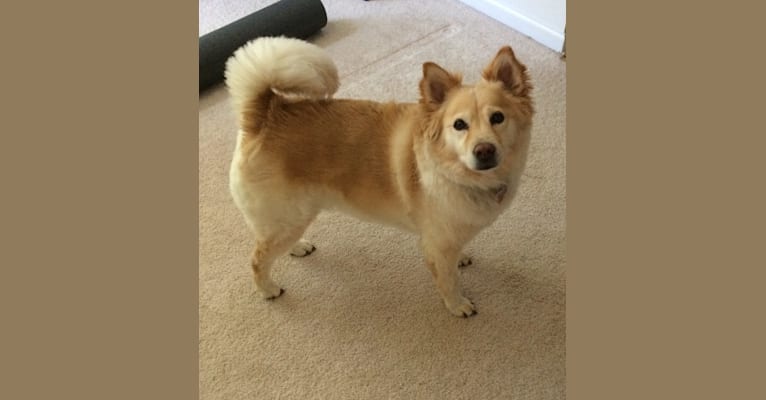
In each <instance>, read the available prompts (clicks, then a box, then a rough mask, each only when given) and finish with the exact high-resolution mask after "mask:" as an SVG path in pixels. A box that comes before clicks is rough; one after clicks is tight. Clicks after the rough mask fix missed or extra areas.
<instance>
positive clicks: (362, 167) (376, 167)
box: [225, 37, 534, 317]
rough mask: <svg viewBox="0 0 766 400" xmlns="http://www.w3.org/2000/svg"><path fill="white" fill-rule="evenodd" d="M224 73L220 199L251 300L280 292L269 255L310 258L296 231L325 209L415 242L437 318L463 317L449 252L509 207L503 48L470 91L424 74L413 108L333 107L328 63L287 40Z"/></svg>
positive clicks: (254, 47)
mask: <svg viewBox="0 0 766 400" xmlns="http://www.w3.org/2000/svg"><path fill="white" fill-rule="evenodd" d="M225 76H226V85H227V87H228V89H229V92H230V94H231V97H232V101H233V105H234V107H235V111H236V112H237V114H238V118H239V134H238V139H237V145H236V150H235V153H234V158H233V162H232V164H231V171H230V188H231V193H232V195H233V197H234V201H235V203H236V205H237V206H238V207H239V209H240V210H241V211H242V213H243V214H244V216H245V219H246V220H247V223H248V225H249V226H250V228H251V229H252V231H253V233H254V236H255V248H254V250H253V253H252V259H251V263H252V268H253V272H254V275H255V286H256V291H257V292H259V293H260V294H261V295H262V296H263V297H264V298H267V299H271V298H275V297H277V296H279V295H281V294H282V293H283V290H282V289H281V288H280V287H279V286H277V284H276V283H274V281H272V279H271V278H270V276H269V270H270V268H271V266H272V264H273V263H274V260H275V258H277V257H278V256H280V255H282V254H284V253H286V252H288V251H290V254H292V255H294V256H305V255H308V254H310V253H311V252H312V251H313V250H314V246H313V245H311V244H309V243H308V242H306V241H304V240H301V236H302V235H303V232H304V231H305V229H306V228H307V227H308V225H309V224H310V223H311V222H312V221H313V220H314V218H315V217H316V216H317V214H318V213H319V212H320V211H322V210H325V209H336V210H343V211H346V212H349V213H351V214H352V215H356V216H358V217H361V218H365V219H367V220H372V221H377V222H381V223H385V224H388V225H393V226H397V227H400V228H402V229H405V230H408V231H411V232H414V233H417V234H418V236H419V238H420V247H421V248H422V250H423V252H424V255H425V262H426V266H427V267H428V269H429V270H430V271H431V274H432V275H433V277H434V280H435V282H436V287H437V288H438V291H439V293H440V294H441V297H442V299H443V300H444V303H445V305H446V306H447V309H449V311H450V312H451V313H452V314H454V315H457V316H463V317H467V316H470V315H473V314H474V313H475V312H476V311H475V307H474V304H473V303H472V302H471V301H470V300H469V299H467V298H465V297H464V296H463V294H462V292H461V288H460V284H459V282H458V266H459V265H461V264H468V263H470V261H469V259H468V258H467V257H465V256H462V249H463V247H464V245H465V244H466V243H468V242H469V241H470V240H471V239H472V238H473V237H474V236H475V235H476V234H477V233H478V232H480V231H481V230H482V229H484V228H485V227H487V226H489V225H490V224H491V223H493V222H494V221H495V219H496V218H497V217H498V215H500V213H501V212H503V211H504V210H505V209H506V208H507V207H508V205H509V203H510V202H511V199H512V198H513V197H514V195H515V193H516V189H517V187H518V185H519V179H520V177H521V173H522V170H523V169H524V165H525V162H526V158H527V149H528V147H529V140H530V130H531V126H532V115H533V113H534V109H533V104H532V99H531V98H530V89H531V85H530V83H529V77H528V75H527V70H526V67H525V66H524V65H523V64H521V63H520V62H519V61H518V60H517V59H516V57H515V56H514V53H513V51H512V50H511V48H510V47H503V48H502V49H500V51H499V52H498V53H497V55H496V56H495V58H494V59H493V60H492V61H491V62H490V63H489V65H488V66H487V67H486V68H485V69H484V71H483V74H482V76H483V79H482V80H481V81H480V82H478V83H476V84H475V85H473V86H467V85H463V84H462V83H461V81H462V78H461V76H460V75H457V74H454V73H450V72H447V71H446V70H444V69H442V68H441V67H439V66H438V65H436V64H434V63H431V62H427V63H425V64H423V78H422V80H421V81H420V93H421V99H420V102H419V103H377V102H372V101H362V100H341V99H332V98H331V96H332V95H333V94H334V93H335V91H336V90H337V89H338V85H339V82H338V73H337V70H336V68H335V65H334V64H333V62H332V60H331V59H330V58H329V57H328V55H327V54H326V53H325V52H324V51H323V50H322V49H321V48H319V47H317V46H315V45H312V44H310V43H307V42H305V41H301V40H297V39H288V38H282V37H280V38H260V39H256V40H254V41H251V42H249V43H248V44H246V45H245V46H243V47H242V48H240V49H239V50H237V51H236V52H235V53H234V55H233V56H232V57H231V58H230V59H229V60H228V62H227V64H226V73H225Z"/></svg>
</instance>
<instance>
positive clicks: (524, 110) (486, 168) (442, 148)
mask: <svg viewBox="0 0 766 400" xmlns="http://www.w3.org/2000/svg"><path fill="white" fill-rule="evenodd" d="M531 88H532V87H531V84H530V83H529V76H528V75H527V68H526V67H525V66H524V65H523V64H521V63H520V62H519V61H518V60H517V59H516V56H515V55H514V53H513V50H512V49H511V48H510V47H508V46H506V47H503V48H502V49H500V51H499V52H498V53H497V55H496V56H495V58H494V59H493V60H492V61H491V62H490V63H489V65H487V67H486V68H485V69H484V71H483V73H482V80H481V81H480V82H478V83H477V84H476V85H473V86H467V85H463V84H462V78H461V77H460V75H458V74H453V73H450V72H448V71H446V70H444V69H443V68H441V67H440V66H438V65H436V64H435V63H432V62H427V63H425V64H423V78H422V80H421V81H420V93H421V99H420V103H421V105H422V107H424V108H425V110H426V113H427V118H426V121H425V122H424V127H423V132H424V134H425V137H426V142H427V146H429V149H430V153H431V154H432V157H434V158H436V159H437V161H438V164H439V165H440V166H442V167H443V168H446V169H447V170H448V174H449V175H450V176H451V177H452V178H453V179H456V180H458V181H470V183H478V182H476V181H485V182H488V183H489V182H492V181H493V179H492V177H493V176H496V177H500V176H502V175H504V174H507V173H508V172H509V170H510V168H512V166H513V162H512V159H513V157H514V156H515V152H516V151H517V150H520V149H519V147H520V143H519V142H521V141H528V140H527V139H528V138H527V136H528V135H529V131H530V129H531V124H532V115H533V113H534V110H533V106H532V99H531V97H530V91H531ZM520 151H522V150H520ZM466 183H469V182H466Z"/></svg>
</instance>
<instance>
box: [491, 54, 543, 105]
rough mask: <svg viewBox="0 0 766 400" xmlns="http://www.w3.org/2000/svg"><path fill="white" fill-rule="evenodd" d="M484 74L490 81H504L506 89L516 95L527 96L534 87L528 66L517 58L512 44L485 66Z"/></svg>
mask: <svg viewBox="0 0 766 400" xmlns="http://www.w3.org/2000/svg"><path fill="white" fill-rule="evenodd" d="M482 76H483V77H484V79H486V80H488V81H500V82H502V83H503V86H504V87H505V89H506V90H508V91H509V92H511V93H513V94H514V95H515V96H519V97H526V96H528V95H529V90H530V89H532V85H531V84H530V83H529V75H527V67H526V66H525V65H524V64H522V63H520V62H519V60H517V59H516V56H515V55H514V54H513V50H512V49H511V47H510V46H505V47H503V48H502V49H500V51H498V52H497V55H495V59H494V60H492V62H491V63H490V64H489V65H487V67H486V68H484V72H483V73H482Z"/></svg>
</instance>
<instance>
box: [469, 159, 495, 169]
mask: <svg viewBox="0 0 766 400" xmlns="http://www.w3.org/2000/svg"><path fill="white" fill-rule="evenodd" d="M498 165H499V163H498V162H497V160H496V159H492V160H482V161H480V160H477V161H476V163H475V165H474V168H473V169H475V170H476V171H489V170H492V169H495V168H496V167H497V166H498Z"/></svg>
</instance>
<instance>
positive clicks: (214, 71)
mask: <svg viewBox="0 0 766 400" xmlns="http://www.w3.org/2000/svg"><path fill="white" fill-rule="evenodd" d="M325 25H327V13H326V12H325V9H324V6H323V5H322V2H321V1H320V0H281V1H279V2H277V3H274V4H272V5H270V6H268V7H266V8H263V9H261V10H258V11H256V12H254V13H252V14H250V15H248V16H246V17H243V18H241V19H239V20H237V21H234V22H232V23H230V24H228V25H226V26H224V27H221V28H219V29H216V30H215V31H213V32H210V33H208V34H206V35H204V36H202V37H200V38H199V91H200V92H201V91H203V90H205V89H207V88H209V87H210V86H213V85H215V84H216V83H218V82H221V81H223V71H224V68H225V67H226V60H228V59H229V57H231V56H232V54H234V51H235V50H237V49H238V48H240V47H241V46H242V45H244V44H245V43H247V42H249V41H250V40H253V39H255V38H259V37H263V36H287V37H292V38H298V39H305V38H307V37H309V36H311V35H313V34H314V33H316V32H318V31H319V30H320V29H322V28H323V27H324V26H325Z"/></svg>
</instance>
